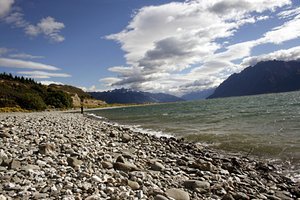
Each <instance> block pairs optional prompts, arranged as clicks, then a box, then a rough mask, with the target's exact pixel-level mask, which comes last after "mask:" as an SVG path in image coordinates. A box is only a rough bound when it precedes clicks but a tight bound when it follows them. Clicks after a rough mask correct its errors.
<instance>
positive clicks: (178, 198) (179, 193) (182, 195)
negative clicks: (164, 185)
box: [166, 188, 190, 200]
mask: <svg viewBox="0 0 300 200" xmlns="http://www.w3.org/2000/svg"><path fill="white" fill-rule="evenodd" d="M166 195H167V196H168V197H171V198H173V199H175V200H190V196H189V193H187V192H185V191H183V190H181V189H177V188H171V189H168V190H167V191H166Z"/></svg>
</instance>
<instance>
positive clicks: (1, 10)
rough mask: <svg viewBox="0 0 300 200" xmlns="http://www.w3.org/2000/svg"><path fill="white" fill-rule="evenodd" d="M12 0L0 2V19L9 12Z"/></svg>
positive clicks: (0, 0)
mask: <svg viewBox="0 0 300 200" xmlns="http://www.w3.org/2000/svg"><path fill="white" fill-rule="evenodd" d="M13 3H14V0H0V17H3V16H5V15H6V14H7V13H9V11H10V10H11V7H12V5H13Z"/></svg>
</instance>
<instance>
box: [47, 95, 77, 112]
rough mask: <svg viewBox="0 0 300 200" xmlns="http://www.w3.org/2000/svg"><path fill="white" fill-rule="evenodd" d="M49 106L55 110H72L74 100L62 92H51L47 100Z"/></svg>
mask: <svg viewBox="0 0 300 200" xmlns="http://www.w3.org/2000/svg"><path fill="white" fill-rule="evenodd" d="M45 101H46V104H47V105H51V106H54V107H55V108H70V107H72V98H71V97H70V95H68V94H67V93H65V92H62V91H49V92H48V94H47V97H46V99H45Z"/></svg>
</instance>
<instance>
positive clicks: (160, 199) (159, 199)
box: [154, 194, 169, 200]
mask: <svg viewBox="0 0 300 200" xmlns="http://www.w3.org/2000/svg"><path fill="white" fill-rule="evenodd" d="M154 200H169V198H167V197H165V196H163V195H160V194H158V195H156V196H155V197H154Z"/></svg>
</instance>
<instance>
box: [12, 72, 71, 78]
mask: <svg viewBox="0 0 300 200" xmlns="http://www.w3.org/2000/svg"><path fill="white" fill-rule="evenodd" d="M17 73H18V74H21V75H25V76H26V77H29V78H44V79H47V78H52V77H60V78H66V77H71V75H70V74H66V73H49V72H44V71H19V72H17Z"/></svg>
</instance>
